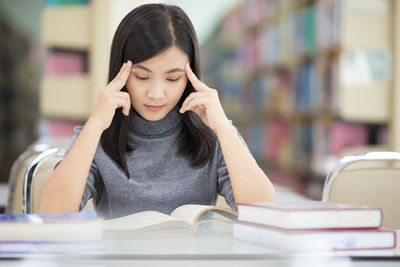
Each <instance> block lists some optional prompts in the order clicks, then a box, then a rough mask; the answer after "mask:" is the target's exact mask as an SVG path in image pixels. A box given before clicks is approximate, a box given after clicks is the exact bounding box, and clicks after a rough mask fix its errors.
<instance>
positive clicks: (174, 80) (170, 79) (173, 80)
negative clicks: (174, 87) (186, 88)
mask: <svg viewBox="0 0 400 267" xmlns="http://www.w3.org/2000/svg"><path fill="white" fill-rule="evenodd" d="M180 78H181V77H178V78H175V79H172V78H168V79H167V80H168V81H170V82H177V81H178V80H179V79H180Z"/></svg>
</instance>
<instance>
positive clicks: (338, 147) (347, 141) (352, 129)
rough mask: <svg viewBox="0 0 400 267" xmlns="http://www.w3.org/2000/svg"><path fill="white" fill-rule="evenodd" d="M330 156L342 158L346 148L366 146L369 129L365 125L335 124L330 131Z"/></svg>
mask: <svg viewBox="0 0 400 267" xmlns="http://www.w3.org/2000/svg"><path fill="white" fill-rule="evenodd" d="M329 134H330V154H331V155H334V156H340V153H341V152H342V150H343V149H344V148H348V147H360V146H365V145H366V144H367V143H368V129H367V127H366V126H365V125H361V124H351V123H345V122H335V123H333V124H332V125H331V127H330V130H329Z"/></svg>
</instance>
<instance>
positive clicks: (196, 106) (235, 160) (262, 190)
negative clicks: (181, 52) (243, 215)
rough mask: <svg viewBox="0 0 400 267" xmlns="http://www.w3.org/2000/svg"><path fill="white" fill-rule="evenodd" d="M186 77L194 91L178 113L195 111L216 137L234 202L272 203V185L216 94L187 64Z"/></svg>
mask: <svg viewBox="0 0 400 267" xmlns="http://www.w3.org/2000/svg"><path fill="white" fill-rule="evenodd" d="M186 74H187V76H188V78H189V80H190V82H191V83H192V85H193V87H194V88H195V90H196V92H193V93H191V94H190V95H189V96H188V97H187V98H186V99H185V101H184V102H183V104H182V108H181V109H180V112H181V113H184V112H186V111H188V110H191V111H193V112H195V113H196V114H197V115H198V116H199V117H200V118H201V120H202V121H203V122H204V123H205V124H206V125H207V126H208V127H210V128H211V129H212V130H213V131H214V132H215V134H216V135H217V138H218V140H219V143H220V145H221V150H222V154H223V156H224V159H225V163H226V167H227V169H228V173H229V176H230V180H231V184H232V190H233V195H234V198H235V202H236V203H252V202H257V201H274V200H275V198H276V197H275V191H274V188H273V185H272V183H271V182H270V181H269V179H268V177H267V176H266V175H265V173H264V172H263V171H262V170H261V168H260V167H259V166H258V165H257V163H256V162H255V160H254V159H253V157H252V156H251V154H250V153H249V152H248V150H247V149H246V147H245V146H244V145H243V143H242V141H241V140H240V138H239V136H238V134H237V133H236V131H235V129H234V128H233V126H232V125H231V123H230V122H229V120H228V118H227V117H226V115H225V112H224V110H223V108H222V106H221V103H220V101H219V98H218V93H217V91H216V90H214V89H211V88H209V87H208V86H207V85H205V84H204V83H203V82H201V81H200V80H198V79H197V77H196V76H195V74H194V73H193V72H192V70H191V69H190V67H189V65H188V64H187V65H186Z"/></svg>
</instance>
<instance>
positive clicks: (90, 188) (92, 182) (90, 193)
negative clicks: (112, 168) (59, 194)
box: [57, 126, 99, 211]
mask: <svg viewBox="0 0 400 267" xmlns="http://www.w3.org/2000/svg"><path fill="white" fill-rule="evenodd" d="M82 129H83V126H76V127H75V128H74V134H75V135H74V137H73V138H72V141H71V143H70V145H69V147H68V149H67V152H66V154H67V153H68V152H69V151H70V150H71V148H72V146H73V145H74V143H75V142H76V139H77V138H78V136H79V134H80V133H81V131H82ZM60 163H61V161H60V162H59V163H58V164H60ZM58 164H57V166H58ZM98 181H99V173H98V170H97V166H96V164H95V163H94V161H92V164H91V166H90V169H89V174H88V177H87V180H86V185H85V189H84V191H83V195H82V199H81V203H80V205H79V210H80V211H81V210H82V209H83V208H84V207H85V206H86V203H87V202H88V200H89V199H91V198H94V199H96V197H97V192H98V184H99V183H98Z"/></svg>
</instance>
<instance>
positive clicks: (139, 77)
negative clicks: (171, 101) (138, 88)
mask: <svg viewBox="0 0 400 267" xmlns="http://www.w3.org/2000/svg"><path fill="white" fill-rule="evenodd" d="M135 76H136V79H138V80H142V81H143V80H147V79H148V78H149V77H143V76H139V75H137V74H135Z"/></svg>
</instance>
